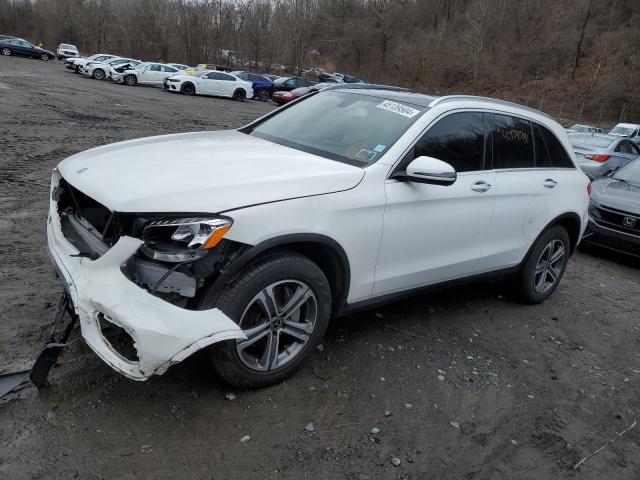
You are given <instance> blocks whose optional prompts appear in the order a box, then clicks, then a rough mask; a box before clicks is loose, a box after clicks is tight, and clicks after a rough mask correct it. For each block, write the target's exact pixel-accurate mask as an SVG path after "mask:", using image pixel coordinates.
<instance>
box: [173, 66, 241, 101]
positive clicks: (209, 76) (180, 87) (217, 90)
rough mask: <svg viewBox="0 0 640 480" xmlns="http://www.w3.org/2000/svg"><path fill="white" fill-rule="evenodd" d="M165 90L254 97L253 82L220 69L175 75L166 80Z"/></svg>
mask: <svg viewBox="0 0 640 480" xmlns="http://www.w3.org/2000/svg"><path fill="white" fill-rule="evenodd" d="M164 90H165V91H168V92H175V93H183V94H185V95H214V96H217V97H229V98H233V99H234V100H245V99H247V98H252V97H253V85H252V83H251V82H245V81H244V80H242V79H240V78H238V77H235V76H233V75H230V74H228V73H224V72H218V71H204V72H203V71H195V72H193V73H190V74H184V73H183V74H180V75H174V76H172V77H169V78H167V80H166V81H165V82H164Z"/></svg>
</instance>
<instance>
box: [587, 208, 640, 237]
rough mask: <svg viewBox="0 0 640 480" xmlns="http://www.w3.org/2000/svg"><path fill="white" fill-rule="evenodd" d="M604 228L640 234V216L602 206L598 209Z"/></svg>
mask: <svg viewBox="0 0 640 480" xmlns="http://www.w3.org/2000/svg"><path fill="white" fill-rule="evenodd" d="M596 210H597V213H598V216H599V217H600V218H599V220H600V222H599V223H601V224H602V225H603V226H606V227H608V228H611V229H613V230H618V231H620V232H625V233H631V234H634V233H635V234H640V215H638V214H634V213H629V212H625V211H623V210H618V209H616V208H611V207H606V206H604V205H601V206H599V207H597V208H596Z"/></svg>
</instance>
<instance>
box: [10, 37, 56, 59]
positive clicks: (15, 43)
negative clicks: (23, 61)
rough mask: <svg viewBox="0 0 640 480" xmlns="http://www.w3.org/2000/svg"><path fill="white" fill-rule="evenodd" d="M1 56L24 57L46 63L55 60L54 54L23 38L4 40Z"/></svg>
mask: <svg viewBox="0 0 640 480" xmlns="http://www.w3.org/2000/svg"><path fill="white" fill-rule="evenodd" d="M0 54H2V55H3V56H5V57H8V56H9V55H21V56H23V57H31V58H39V59H40V60H42V61H44V62H46V61H48V60H49V59H51V58H55V55H54V53H53V52H50V51H49V50H45V49H44V48H40V47H36V46H35V45H33V44H31V43H29V42H27V41H26V40H23V39H21V38H4V39H2V40H0Z"/></svg>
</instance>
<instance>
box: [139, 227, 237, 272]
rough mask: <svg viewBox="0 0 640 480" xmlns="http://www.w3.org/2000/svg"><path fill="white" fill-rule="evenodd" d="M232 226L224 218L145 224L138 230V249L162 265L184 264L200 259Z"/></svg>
mask: <svg viewBox="0 0 640 480" xmlns="http://www.w3.org/2000/svg"><path fill="white" fill-rule="evenodd" d="M231 225H233V221H232V220H231V219H230V218H226V217H193V218H164V219H158V220H153V221H151V222H149V223H148V224H147V225H146V226H145V227H144V229H143V231H142V239H143V240H144V244H143V245H142V247H140V250H141V251H142V253H143V254H145V255H146V256H147V257H149V258H152V259H154V260H160V261H163V262H188V261H191V260H197V259H199V258H202V257H204V256H205V255H206V254H207V251H208V250H210V249H212V248H214V247H216V246H217V245H218V244H219V243H220V242H221V241H222V238H223V237H224V235H225V234H226V233H227V232H228V231H229V229H230V228H231Z"/></svg>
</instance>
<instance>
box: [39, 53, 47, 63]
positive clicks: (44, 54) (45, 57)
mask: <svg viewBox="0 0 640 480" xmlns="http://www.w3.org/2000/svg"><path fill="white" fill-rule="evenodd" d="M40 60H42V61H43V62H47V61H48V60H49V55H48V54H46V53H43V54H42V55H40Z"/></svg>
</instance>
